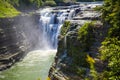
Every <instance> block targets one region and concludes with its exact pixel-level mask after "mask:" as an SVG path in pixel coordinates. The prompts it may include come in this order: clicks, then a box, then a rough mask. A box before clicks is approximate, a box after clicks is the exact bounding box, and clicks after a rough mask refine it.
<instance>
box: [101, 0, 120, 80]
mask: <svg viewBox="0 0 120 80" xmlns="http://www.w3.org/2000/svg"><path fill="white" fill-rule="evenodd" d="M119 9H120V3H119V0H105V3H104V7H103V10H102V12H103V14H102V17H103V20H104V23H105V24H106V23H107V24H108V25H110V28H109V31H108V37H107V38H106V39H105V40H104V41H103V42H102V46H101V48H100V53H101V59H102V60H103V61H105V62H107V66H106V67H107V69H106V71H105V72H106V73H107V74H108V75H107V76H104V77H106V79H109V80H119V79H120V76H119V75H120V26H119V25H120V10H119Z"/></svg>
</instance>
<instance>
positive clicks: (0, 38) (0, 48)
mask: <svg viewBox="0 0 120 80" xmlns="http://www.w3.org/2000/svg"><path fill="white" fill-rule="evenodd" d="M38 28H39V16H38V15H35V14H34V15H24V16H22V15H20V16H17V17H14V18H3V19H2V18H1V19H0V70H4V69H6V68H8V67H10V66H11V65H13V64H14V63H15V62H16V61H18V60H20V59H21V58H22V57H23V56H24V55H25V53H26V52H28V51H29V50H31V49H32V48H33V47H35V45H36V44H37V42H38V40H39V37H38V34H39V29H38Z"/></svg>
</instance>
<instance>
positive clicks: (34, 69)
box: [0, 50, 56, 80]
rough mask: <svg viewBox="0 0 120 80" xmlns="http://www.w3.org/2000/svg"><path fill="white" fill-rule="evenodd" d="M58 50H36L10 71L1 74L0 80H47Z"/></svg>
mask: <svg viewBox="0 0 120 80" xmlns="http://www.w3.org/2000/svg"><path fill="white" fill-rule="evenodd" d="M55 53H56V50H35V51H31V52H30V53H28V54H27V56H25V58H24V59H23V60H22V61H20V62H18V63H16V64H15V65H14V66H12V67H11V68H10V69H7V70H5V71H3V72H0V80H46V78H47V76H48V72H49V68H50V66H51V64H52V62H53V60H54V56H55Z"/></svg>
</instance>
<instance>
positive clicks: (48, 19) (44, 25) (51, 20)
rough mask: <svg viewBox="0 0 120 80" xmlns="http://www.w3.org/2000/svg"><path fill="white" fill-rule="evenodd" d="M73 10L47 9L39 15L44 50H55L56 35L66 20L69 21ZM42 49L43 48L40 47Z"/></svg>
mask: <svg viewBox="0 0 120 80" xmlns="http://www.w3.org/2000/svg"><path fill="white" fill-rule="evenodd" d="M73 15H74V10H71V11H69V12H68V10H57V11H55V10H52V9H51V8H47V9H44V10H42V11H41V13H40V20H39V22H40V29H41V31H42V44H43V45H44V48H48V49H56V48H57V43H58V35H59V33H60V29H61V26H62V25H63V23H64V21H65V20H66V19H71V18H72V16H73ZM42 47H43V46H42Z"/></svg>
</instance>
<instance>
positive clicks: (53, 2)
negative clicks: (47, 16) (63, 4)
mask: <svg viewBox="0 0 120 80" xmlns="http://www.w3.org/2000/svg"><path fill="white" fill-rule="evenodd" d="M44 5H45V6H56V3H55V1H53V0H50V1H45V3H44Z"/></svg>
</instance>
